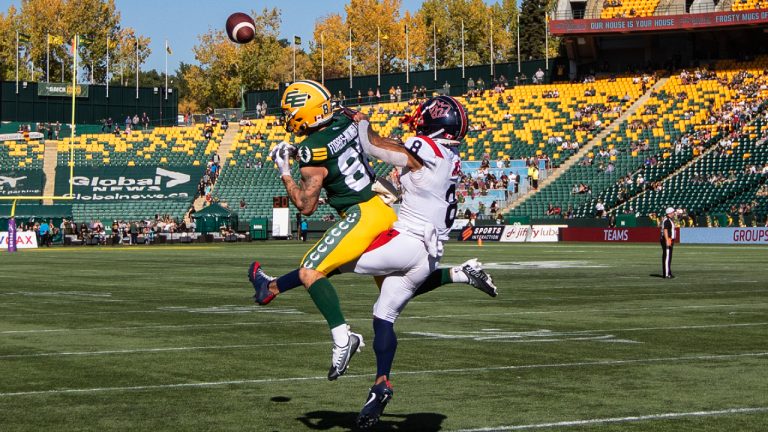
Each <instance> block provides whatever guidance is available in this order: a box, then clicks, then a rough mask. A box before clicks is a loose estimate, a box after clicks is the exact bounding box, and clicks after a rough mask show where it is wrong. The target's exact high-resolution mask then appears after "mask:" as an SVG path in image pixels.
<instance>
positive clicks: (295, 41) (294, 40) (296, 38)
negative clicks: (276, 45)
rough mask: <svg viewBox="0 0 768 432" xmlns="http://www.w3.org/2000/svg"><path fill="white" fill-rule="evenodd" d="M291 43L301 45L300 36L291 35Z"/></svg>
mask: <svg viewBox="0 0 768 432" xmlns="http://www.w3.org/2000/svg"><path fill="white" fill-rule="evenodd" d="M293 44H294V45H301V37H300V36H294V37H293Z"/></svg>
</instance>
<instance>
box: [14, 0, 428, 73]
mask: <svg viewBox="0 0 768 432" xmlns="http://www.w3.org/2000/svg"><path fill="white" fill-rule="evenodd" d="M346 3H347V2H346V1H344V0H296V1H291V2H288V1H262V0H256V1H253V0H251V1H245V0H219V1H201V0H191V1H190V0H187V1H182V0H151V1H150V0H115V4H116V5H117V9H118V10H119V11H120V14H121V17H122V25H123V26H124V27H133V28H135V29H136V30H137V31H138V32H139V33H140V34H142V35H146V36H149V37H150V38H152V55H151V56H150V58H149V60H148V61H147V62H146V63H145V64H144V65H143V67H142V68H143V69H157V70H159V71H161V72H162V71H163V69H164V67H165V58H164V56H163V46H164V43H165V40H166V39H168V41H169V43H170V45H171V48H172V50H173V55H172V56H170V57H169V58H168V70H169V71H171V72H172V71H174V70H176V67H177V66H178V65H179V63H180V62H182V61H183V62H186V63H194V62H195V58H194V54H193V53H192V47H193V46H194V45H195V43H196V42H197V35H199V34H201V33H204V32H206V31H207V30H208V29H209V28H212V27H219V28H223V27H224V23H225V22H226V20H227V17H228V16H229V15H230V14H231V13H234V12H250V11H251V10H261V9H263V8H265V7H275V6H277V7H278V8H280V9H281V10H282V19H283V23H282V26H281V28H280V29H281V33H282V36H283V37H285V38H289V37H290V36H292V35H294V34H295V35H298V36H301V38H302V40H303V41H304V43H305V47H306V42H307V41H309V40H311V38H312V30H313V29H314V23H315V21H316V20H317V19H318V18H321V17H323V16H325V15H328V14H330V13H333V12H338V13H343V11H344V5H345V4H346ZM402 3H403V10H409V11H415V10H417V9H418V8H419V6H420V5H421V3H422V2H421V1H419V0H402ZM11 4H14V5H16V6H17V7H19V5H20V4H21V0H0V10H2V11H5V10H7V9H8V6H9V5H11Z"/></svg>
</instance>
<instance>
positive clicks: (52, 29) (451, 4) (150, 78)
mask: <svg viewBox="0 0 768 432" xmlns="http://www.w3.org/2000/svg"><path fill="white" fill-rule="evenodd" d="M553 5H554V3H553V1H552V0H523V3H522V6H521V9H522V13H521V11H520V10H519V9H518V7H517V2H516V1H515V0H498V1H497V2H495V3H486V2H485V1H483V0H425V1H424V2H423V3H422V4H421V6H420V8H419V9H418V10H416V11H415V12H413V13H411V12H405V13H401V9H402V4H401V0H349V2H348V3H347V5H346V6H345V8H344V13H342V14H336V13H334V14H329V15H326V16H323V17H321V18H319V19H318V20H317V21H316V22H315V26H314V31H313V37H312V40H310V41H305V43H303V44H301V45H296V46H294V43H295V42H298V41H294V40H288V39H284V38H280V23H281V12H280V10H279V9H278V8H265V9H263V10H261V11H253V12H251V16H252V17H253V19H254V21H255V22H256V29H257V33H256V37H255V39H254V40H253V41H252V42H250V43H248V44H245V45H236V44H233V43H232V42H230V41H229V40H228V39H227V37H226V35H225V34H224V29H223V26H221V27H220V28H219V27H217V28H213V29H210V30H208V31H207V32H205V33H203V34H201V35H199V36H198V41H197V44H196V45H195V47H194V49H193V50H194V54H195V60H196V64H189V63H182V64H180V66H179V68H178V69H177V70H176V71H175V73H174V76H173V77H171V79H172V80H173V81H174V84H173V86H174V87H176V88H177V89H178V93H179V98H180V101H181V102H180V104H181V106H180V107H179V109H180V112H186V111H187V110H191V111H199V110H202V109H204V108H205V107H208V106H212V107H224V106H229V107H233V106H240V103H241V94H242V92H243V91H245V90H255V89H274V88H277V87H278V84H279V83H281V82H288V81H291V80H292V79H293V56H294V50H295V58H296V76H297V78H313V79H317V80H319V79H320V77H321V75H324V77H325V78H326V79H328V78H338V77H346V76H348V75H349V73H350V71H349V64H350V58H349V51H350V42H351V51H352V74H354V75H356V76H359V75H370V74H376V73H377V71H378V70H379V67H380V70H381V72H382V73H391V72H403V71H405V68H406V67H410V70H424V69H432V68H434V67H437V68H450V67H458V66H460V65H461V64H462V27H463V45H464V49H463V53H464V55H463V62H464V64H465V65H466V66H472V65H480V64H488V63H490V62H491V58H493V61H494V62H495V63H500V62H509V61H516V60H517V32H518V22H519V26H520V29H519V30H520V58H521V59H522V60H529V59H538V58H543V57H544V31H545V30H544V29H545V24H544V19H545V18H544V17H545V11H546V10H548V9H549V8H551V7H552V6H553ZM518 14H519V16H518ZM22 18H23V19H22ZM518 19H519V21H518ZM17 31H18V32H19V33H20V34H22V35H23V36H24V39H25V40H28V41H29V42H27V43H25V44H24V45H23V47H22V51H21V55H22V61H23V65H24V67H20V71H19V74H20V78H21V79H25V80H31V79H33V78H34V79H35V80H37V81H44V79H45V70H46V60H47V52H48V50H47V48H48V46H49V45H48V42H49V40H50V39H49V38H50V35H53V36H54V37H55V38H57V37H61V38H62V39H63V40H57V39H55V38H54V40H53V42H55V43H52V44H50V62H49V64H50V76H51V81H60V80H61V79H62V77H63V78H64V80H65V81H66V80H68V79H71V72H70V70H71V62H72V54H71V38H72V36H73V35H75V34H79V35H87V38H86V43H83V44H81V45H80V46H79V47H78V48H77V49H78V53H79V55H80V59H81V60H80V61H81V62H82V67H83V71H84V72H83V73H84V74H85V76H86V77H88V78H90V77H91V76H93V80H94V82H97V83H98V82H104V79H105V77H106V73H107V72H106V71H107V64H106V51H107V41H108V40H109V43H110V46H109V50H110V61H109V63H110V66H109V67H110V71H109V72H110V76H111V77H112V78H111V81H112V82H113V83H116V84H117V83H120V84H123V85H132V84H135V72H134V71H135V67H136V49H137V43H136V42H137V40H138V50H139V53H138V54H139V55H138V60H139V62H140V63H143V62H144V61H146V59H147V58H148V57H149V55H150V54H151V50H150V48H149V44H150V39H149V38H148V37H146V36H142V35H138V34H137V33H136V31H135V30H134V29H132V28H130V27H123V26H122V25H121V22H120V13H119V11H117V10H116V8H115V4H114V0H24V1H23V2H22V3H21V7H20V9H17V8H15V7H14V6H13V5H11V6H10V7H9V8H8V10H7V11H6V12H5V13H2V12H0V76H2V78H3V79H5V80H13V79H14V78H15V61H16V52H15V47H16V32H17ZM491 35H492V37H493V52H491V43H490V42H491ZM406 45H407V46H406ZM406 49H407V51H408V55H407V56H406ZM558 49H559V41H557V40H556V39H553V40H550V55H556V54H557V52H558ZM379 52H380V62H379ZM435 58H436V60H437V61H436V62H435ZM379 65H380V66H379ZM162 78H163V77H162V73H158V72H157V71H148V72H147V71H142V72H141V76H140V83H141V85H142V86H153V85H155V86H158V85H159V86H162Z"/></svg>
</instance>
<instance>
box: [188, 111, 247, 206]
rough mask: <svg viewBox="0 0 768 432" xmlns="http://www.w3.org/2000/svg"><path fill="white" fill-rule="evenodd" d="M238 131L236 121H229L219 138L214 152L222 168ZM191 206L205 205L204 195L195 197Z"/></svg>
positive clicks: (225, 163)
mask: <svg viewBox="0 0 768 432" xmlns="http://www.w3.org/2000/svg"><path fill="white" fill-rule="evenodd" d="M238 132H240V125H239V124H237V123H230V124H229V129H227V131H226V132H225V133H224V137H223V138H222V139H221V144H219V149H218V150H217V151H216V154H218V155H219V161H220V165H221V167H222V168H223V167H225V166H227V156H228V155H229V150H230V149H232V144H233V143H234V142H235V138H236V137H237V133H238ZM192 207H193V208H194V209H195V211H199V210H202V208H203V207H205V197H197V198H195V202H193V203H192Z"/></svg>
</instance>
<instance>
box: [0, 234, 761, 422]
mask: <svg viewBox="0 0 768 432" xmlns="http://www.w3.org/2000/svg"><path fill="white" fill-rule="evenodd" d="M306 249H307V245H301V244H296V243H290V244H288V243H279V242H271V243H253V244H249V245H232V246H230V245H226V246H225V245H217V246H206V247H198V246H186V247H182V246H178V247H174V246H168V247H135V248H130V247H120V248H114V249H112V248H108V247H106V248H68V249H61V248H58V249H50V250H47V249H46V250H33V251H22V252H20V253H17V254H14V255H9V254H5V253H3V254H1V255H0V374H1V376H2V378H1V379H0V430H2V431H41V430H56V431H70V430H71V431H104V430H131V431H160V430H195V431H202V430H210V431H222V430H249V431H302V430H329V431H330V430H349V429H351V428H352V425H353V422H354V418H355V416H356V413H357V412H358V411H359V409H360V408H361V406H362V404H363V402H364V400H365V398H366V394H367V389H368V386H369V385H370V384H371V382H372V379H373V374H374V372H375V358H374V355H373V351H372V349H371V343H372V330H371V323H370V317H371V306H372V304H373V302H374V301H375V299H376V289H375V288H374V285H373V283H372V281H371V280H370V279H369V278H366V277H362V276H355V275H345V276H341V277H336V278H334V279H333V281H334V283H335V284H336V285H337V287H338V289H339V293H340V296H341V299H342V303H343V308H344V310H345V312H346V314H347V318H348V319H349V322H350V324H351V325H352V326H353V328H354V329H355V330H357V331H360V332H362V333H363V335H364V336H365V338H366V341H367V342H368V345H369V346H368V347H366V348H365V349H364V351H363V352H362V353H361V354H358V355H357V357H355V358H354V359H353V362H352V365H351V367H350V371H349V372H348V374H347V376H344V377H342V378H341V379H339V380H338V381H336V382H328V381H327V380H326V379H325V374H326V372H327V368H328V364H329V362H330V337H329V334H328V329H327V326H326V324H325V322H324V321H323V320H322V317H321V316H320V314H319V313H318V312H317V311H316V310H315V308H314V305H313V304H312V303H311V300H310V298H309V296H308V295H307V294H306V293H305V292H303V289H297V290H295V291H292V292H289V293H286V294H284V295H282V296H281V297H278V298H277V299H276V300H275V301H274V302H273V303H272V304H270V305H269V306H267V307H258V306H255V305H253V304H252V303H251V299H250V295H251V294H252V292H251V291H252V290H251V287H250V284H249V283H248V280H247V278H246V271H247V265H248V264H249V262H250V261H251V260H252V259H253V258H258V259H260V260H261V261H262V262H263V263H264V266H265V269H266V270H267V271H269V272H271V273H274V274H278V273H281V272H284V271H287V270H290V269H291V268H292V267H293V266H294V265H296V263H297V262H298V260H299V258H300V257H301V255H302V253H303V252H304V251H305V250H306ZM474 256H477V257H479V258H480V259H481V261H483V262H485V263H487V264H489V266H490V267H492V269H491V270H489V271H490V272H491V273H492V274H493V276H494V279H495V281H496V283H497V285H498V286H499V290H500V295H499V297H497V298H496V299H491V298H489V297H487V296H485V295H484V294H482V293H481V292H479V291H477V290H475V289H474V288H471V287H469V286H466V285H449V286H445V287H441V288H439V289H438V290H436V291H434V292H432V293H430V294H428V295H425V296H422V297H419V298H417V299H416V300H414V301H413V302H412V303H411V304H410V305H409V306H408V308H407V309H406V310H405V312H404V314H403V316H402V317H401V319H400V321H399V322H398V324H397V326H396V329H397V332H398V335H399V340H400V344H399V348H398V353H397V357H396V359H395V365H394V373H393V376H392V382H393V385H394V388H395V397H394V399H393V401H392V403H391V404H390V405H389V407H388V408H387V411H386V413H385V416H384V417H383V418H382V423H380V424H379V425H378V426H377V427H376V428H375V430H383V431H386V430H391V431H403V430H414V431H435V430H449V431H450V430H459V429H478V428H491V429H492V428H498V427H504V426H506V427H511V426H520V425H541V424H544V423H556V422H562V421H575V420H590V419H609V418H616V419H618V420H617V421H616V422H611V423H600V422H591V423H589V424H585V425H575V426H566V425H560V426H557V425H556V426H552V427H549V428H547V429H546V430H568V431H618V430H621V431H764V430H766V428H768V411H766V409H768V374H766V371H767V370H768V295H766V294H768V283H767V282H768V266H766V263H768V259H767V258H768V250H766V249H765V248H759V247H739V248H735V247H714V246H709V247H705V246H685V245H683V246H679V247H677V248H676V250H675V257H674V271H675V273H676V274H677V279H674V280H663V279H660V278H658V277H651V276H650V275H651V274H655V273H659V270H660V269H659V267H660V251H659V248H658V246H654V245H607V246H606V245H596V244H568V245H552V244H546V245H544V244H543V245H503V244H488V243H486V244H485V246H483V247H482V248H480V247H477V246H476V245H473V244H459V243H451V244H449V245H448V247H447V254H446V256H445V258H444V260H443V262H444V263H446V264H456V263H459V262H462V261H464V260H466V259H468V258H470V257H474ZM491 263H496V265H490V264H491ZM558 267H559V268H558ZM562 267H566V268H562ZM197 384H200V385H197ZM742 408H759V409H761V410H758V411H755V412H721V413H719V414H717V413H714V414H712V415H708V416H694V415H686V416H682V417H677V418H649V419H646V420H640V421H631V422H630V421H627V419H626V417H632V416H644V415H656V414H665V413H693V412H712V411H723V410H729V409H742Z"/></svg>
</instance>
